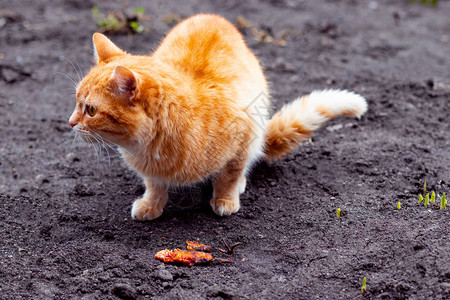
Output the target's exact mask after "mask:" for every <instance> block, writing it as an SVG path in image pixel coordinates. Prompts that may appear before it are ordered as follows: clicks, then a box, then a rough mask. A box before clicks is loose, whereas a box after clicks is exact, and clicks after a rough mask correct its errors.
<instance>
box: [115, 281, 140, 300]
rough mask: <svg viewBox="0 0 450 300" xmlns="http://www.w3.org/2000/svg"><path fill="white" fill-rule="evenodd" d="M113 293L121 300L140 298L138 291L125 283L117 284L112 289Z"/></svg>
mask: <svg viewBox="0 0 450 300" xmlns="http://www.w3.org/2000/svg"><path fill="white" fill-rule="evenodd" d="M112 293H113V294H114V295H116V296H117V297H119V298H120V299H125V300H134V299H136V298H137V296H138V294H137V291H136V289H135V288H134V287H132V286H130V285H128V284H123V283H118V284H115V285H114V286H113V288H112Z"/></svg>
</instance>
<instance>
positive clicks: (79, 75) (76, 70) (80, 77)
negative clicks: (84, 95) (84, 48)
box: [63, 56, 83, 85]
mask: <svg viewBox="0 0 450 300" xmlns="http://www.w3.org/2000/svg"><path fill="white" fill-rule="evenodd" d="M63 57H64V59H65V60H67V61H68V62H69V63H70V64H71V65H72V67H73V68H74V70H75V72H77V75H78V79H79V80H80V81H81V79H82V76H81V75H82V73H83V72H81V74H80V72H78V69H77V68H75V65H74V64H73V62H72V61H71V60H70V59H69V58H68V57H65V56H63ZM77 65H78V63H77ZM78 67H80V66H79V65H78ZM80 71H81V69H80ZM75 85H76V83H75Z"/></svg>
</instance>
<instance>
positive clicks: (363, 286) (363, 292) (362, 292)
mask: <svg viewBox="0 0 450 300" xmlns="http://www.w3.org/2000/svg"><path fill="white" fill-rule="evenodd" d="M365 293H366V277H364V278H363V283H362V287H361V295H364V294H365Z"/></svg>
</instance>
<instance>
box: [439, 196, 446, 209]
mask: <svg viewBox="0 0 450 300" xmlns="http://www.w3.org/2000/svg"><path fill="white" fill-rule="evenodd" d="M446 205H447V200H446V199H445V193H443V194H442V197H441V205H440V209H445V206H446Z"/></svg>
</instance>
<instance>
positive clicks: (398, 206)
mask: <svg viewBox="0 0 450 300" xmlns="http://www.w3.org/2000/svg"><path fill="white" fill-rule="evenodd" d="M401 208H402V203H401V202H400V201H399V202H398V203H397V209H398V210H400V209H401Z"/></svg>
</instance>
